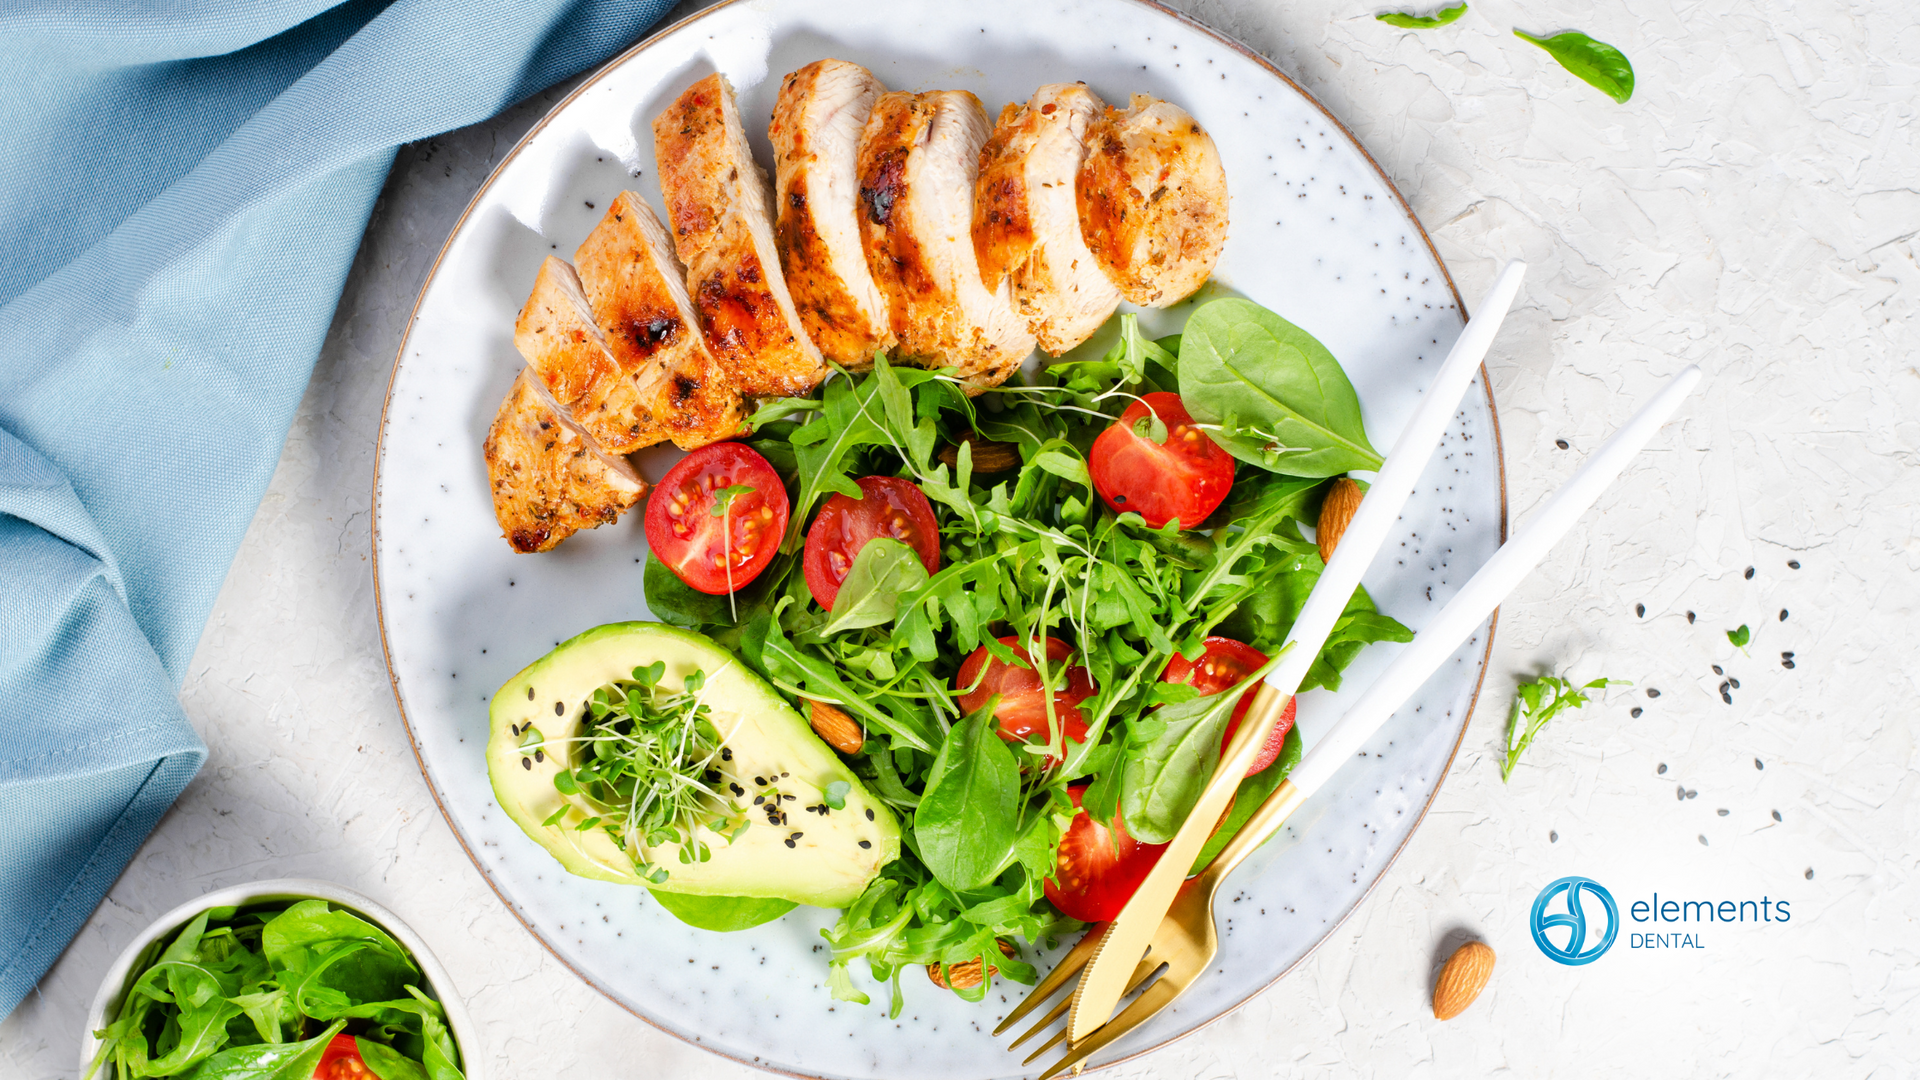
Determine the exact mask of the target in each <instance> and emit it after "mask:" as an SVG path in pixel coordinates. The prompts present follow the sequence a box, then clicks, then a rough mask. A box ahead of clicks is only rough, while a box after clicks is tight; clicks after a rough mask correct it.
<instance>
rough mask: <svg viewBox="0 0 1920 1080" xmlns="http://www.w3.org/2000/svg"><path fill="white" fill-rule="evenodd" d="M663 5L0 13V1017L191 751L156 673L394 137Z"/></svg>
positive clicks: (437, 0) (317, 330) (150, 817)
mask: <svg viewBox="0 0 1920 1080" xmlns="http://www.w3.org/2000/svg"><path fill="white" fill-rule="evenodd" d="M669 6H670V0H625V2H621V0H351V2H348V3H342V4H338V5H337V6H335V5H332V3H331V0H262V2H256V3H253V4H251V5H242V4H234V3H231V2H228V0H24V2H22V0H15V2H14V3H11V4H9V5H7V6H6V7H5V8H4V10H0V737H4V740H5V741H4V744H3V745H0V1017H4V1016H5V1015H6V1014H8V1013H10V1012H12V1010H13V1008H14V1006H15V1005H17V1004H18V1003H19V1001H20V999H21V998H22V997H24V996H25V995H26V993H27V991H29V990H30V989H32V987H33V985H34V984H35V983H36V982H38V981H39V979H40V976H41V975H42V974H43V973H44V972H45V971H46V969H47V968H48V967H49V966H50V965H51V964H52V963H53V961H54V959H55V958H56V957H57V956H58V955H59V954H60V951H61V950H62V949H64V948H65V947H66V944H67V942H68V941H70V940H71V939H72V937H73V935H74V934H75V933H77V932H78V931H79V929H80V927H81V926H82V925H83V924H84V923H85V921H86V919H87V917H88V915H89V914H90V913H91V912H92V911H93V909H94V908H95V906H97V905H98V904H99V902H100V899H101V897H102V896H104V895H105V893H106V891H107V889H108V888H109V887H110V886H111V885H112V884H113V882H114V880H115V879H116V878H117V877H119V875H120V872H121V870H122V869H124V868H125V866H126V864H127V862H128V860H129V859H131V858H132V857H133V854H134V852H135V851H136V850H137V849H138V848H139V846H140V844H141V843H142V842H143V841H144V840H145V838H146V836H147V834H148V833H149V832H150V831H151V830H152V828H153V826H154V825H155V823H157V822H158V821H159V819H160V816H161V814H163V813H164V812H165V811H166V809H167V808H168V807H169V806H170V805H172V803H173V800H174V799H175V798H176V797H177V796H178V795H179V794H180V792H181V790H182V789H183V788H185V786H186V784H187V782H188V781H189V780H191V779H192V778H193V775H194V774H195V773H196V772H197V771H198V770H199V768H200V764H201V762H202V761H204V760H205V758H206V755H207V751H206V747H205V746H204V745H203V744H202V743H201V742H200V740H199V738H198V737H197V736H196V735H195V734H194V731H193V728H192V727H191V725H189V724H188V722H187V719H186V716H185V715H184V713H183V712H182V711H181V708H180V704H179V697H178V693H179V688H180V683H181V680H182V678H183V677H184V675H185V670H186V665H187V662H188V660H189V658H190V657H191V655H192V653H193V649H194V646H195V644H196V643H197V642H198V640H199V637H200V632H201V630H202V628H203V627H204V626H205V623H206V619H207V614H208V611H209V610H210V609H211V607H212V605H213V601H214V597H215V594H216V593H217V592H218V591H219V588H220V584H221V581H222V580H223V579H224V578H225V576H226V573H227V567H228V565H229V563H231V561H232V559H233V554H234V550H235V548H236V547H238V545H239V543H240V539H241V537H242V536H243V535H244V534H245V532H246V530H247V526H248V523H249V522H251V520H252V519H253V514H254V511H255V509H256V508H257V507H258V505H259V502H260V497H261V495H262V493H263V492H264V491H265V489H266V486H267V481H268V480H269V479H270V478H271V477H272V475H273V470H274V465H275V463H276V462H277V461H278V459H279V456H280V448H281V445H282V443H283V442H284V441H285V439H286V433H287V427H288V425H289V424H290V423H291V422H292V419H293V414H294V410H295V407H296V406H297V405H298V404H299V401H300V397H301V394H302V391H303V389H304V388H305V386H306V383H307V378H308V375H309V373H310V372H311V370H312V367H313V361H314V358H315V356H316V355H317V354H318V352H319V349H320V344H321V341H322V339H323V337H324V336H325V333H326V330H327V325H328V322H329V321H330V320H331V318H332V315H333V309H334V305H335V304H336V303H337V301H338V299H339V295H340V289H341V286H342V283H343V279H344V277H345V275H346V272H347V268H348V266H349V265H350V264H351V262H352V260H353V256H354V252H355V249H356V248H357V247H358V246H359V242H360V236H361V233H362V231H363V230H364V229H365V227H366V222H367V216H368V214H369V213H370V211H371V210H372V207H373V202H374V199H375V197H376V196H378V194H379V192H380V187H381V184H382V182H383V180H384V179H385V176H386V173H387V169H388V167H389V165H390V164H391V163H392V160H393V154H394V150H395V149H396V148H397V147H398V146H399V145H400V144H402V143H406V142H409V141H412V140H416V139H421V138H425V137H427V136H430V135H434V134H437V133H440V132H443V131H447V130H450V129H453V128H456V127H460V126H462V125H466V124H471V123H475V122H477V121H479V120H483V119H485V118H486V117H488V116H491V115H492V114H494V113H495V112H497V111H499V110H500V109H503V108H505V107H507V106H508V105H511V104H513V103H514V102H517V101H519V100H520V99H522V98H524V97H526V96H528V95H529V94H531V93H533V92H535V91H537V90H539V89H541V88H543V87H545V86H548V85H550V84H552V83H554V82H556V81H558V80H560V79H563V78H566V77H567V76H570V75H572V74H574V73H576V72H579V71H582V70H584V69H586V68H588V67H590V66H592V65H594V64H597V63H599V62H601V61H602V60H604V59H606V58H607V57H609V56H611V55H613V54H614V52H616V51H617V50H618V49H619V48H621V47H622V46H624V45H626V44H628V43H630V42H632V41H634V40H635V39H636V38H637V37H638V36H639V35H640V33H641V32H642V31H643V30H645V29H646V28H647V27H648V26H650V25H652V24H653V22H654V21H655V20H657V19H658V18H659V17H660V16H661V15H662V14H663V13H664V12H665V11H666V9H667V8H668V7H669Z"/></svg>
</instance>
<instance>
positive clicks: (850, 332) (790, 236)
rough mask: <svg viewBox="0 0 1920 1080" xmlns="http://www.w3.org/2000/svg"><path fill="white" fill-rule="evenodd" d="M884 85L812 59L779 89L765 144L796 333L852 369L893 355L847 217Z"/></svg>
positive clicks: (862, 72)
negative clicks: (864, 137)
mask: <svg viewBox="0 0 1920 1080" xmlns="http://www.w3.org/2000/svg"><path fill="white" fill-rule="evenodd" d="M885 92H886V87H884V86H882V85H880V80H878V79H876V78H874V77H873V73H872V72H870V71H868V70H867V69H866V68H863V67H861V66H860V65H859V64H853V63H849V62H847V61H845V60H816V61H814V62H813V63H811V64H808V65H807V66H806V67H803V68H801V69H800V70H798V71H796V72H794V73H792V74H791V75H788V76H787V77H786V78H785V79H782V80H781V81H780V96H779V98H778V100H777V101H775V103H774V106H773V122H772V123H770V124H768V125H767V137H768V138H769V139H771V140H772V141H773V161H774V169H773V174H774V207H775V218H774V223H773V238H774V242H775V244H777V245H778V247H779V249H780V268H781V270H782V271H784V273H785V275H786V279H787V288H788V290H789V291H791V292H792V294H793V305H794V308H795V309H796V310H797V311H799V313H800V325H801V326H802V327H804V328H805V329H806V331H807V336H808V337H810V338H812V339H813V343H814V344H815V345H817V346H819V347H820V352H821V353H822V354H823V355H824V356H826V358H827V359H829V360H832V361H833V362H835V363H837V364H841V365H843V366H845V367H848V368H851V369H853V370H855V371H865V370H866V369H868V368H870V367H872V366H873V354H874V352H875V351H876V350H886V349H890V348H892V347H893V344H894V335H893V327H892V324H891V322H890V321H889V319H888V317H887V302H886V299H885V298H884V297H882V296H881V295H880V287H879V286H878V285H875V284H874V281H873V274H872V273H871V272H869V271H868V269H867V257H866V254H865V252H864V251H863V250H862V249H861V246H860V222H859V218H858V215H857V213H856V211H855V205H856V200H857V198H858V195H859V188H860V184H859V181H858V179H857V178H856V177H855V175H854V168H855V162H856V159H857V157H858V155H859V152H860V133H861V132H862V131H864V130H866V126H867V118H868V117H869V116H870V115H872V113H873V103H874V101H875V100H877V99H878V98H879V97H880V95H881V94H883V93H885Z"/></svg>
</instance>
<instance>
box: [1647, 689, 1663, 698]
mask: <svg viewBox="0 0 1920 1080" xmlns="http://www.w3.org/2000/svg"><path fill="white" fill-rule="evenodd" d="M1647 696H1648V697H1659V696H1660V691H1658V690H1655V689H1654V688H1653V687H1651V686H1649V687H1647Z"/></svg>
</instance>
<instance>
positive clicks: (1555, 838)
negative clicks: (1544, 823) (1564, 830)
mask: <svg viewBox="0 0 1920 1080" xmlns="http://www.w3.org/2000/svg"><path fill="white" fill-rule="evenodd" d="M1559 842H1560V834H1559V832H1557V831H1555V830H1553V829H1548V830H1547V843H1549V844H1557V843H1559Z"/></svg>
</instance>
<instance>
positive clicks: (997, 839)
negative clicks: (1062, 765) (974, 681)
mask: <svg viewBox="0 0 1920 1080" xmlns="http://www.w3.org/2000/svg"><path fill="white" fill-rule="evenodd" d="M994 703H995V704H997V703H998V699H997V698H996V699H995V700H994ZM1019 795H1020V765H1019V763H1018V762H1017V761H1016V760H1015V759H1014V756H1013V750H1012V749H1011V748H1010V747H1008V746H1007V744H1006V743H1005V742H1002V741H1001V739H1000V735H999V732H998V727H997V722H996V721H995V720H994V717H993V711H992V707H991V706H989V707H987V708H984V709H980V710H979V711H977V712H974V713H973V714H971V715H969V716H968V717H967V718H966V719H964V720H962V721H961V722H960V723H958V724H955V725H954V726H953V727H952V728H951V729H950V730H949V731H948V732H947V737H946V740H945V741H944V742H942V743H941V744H940V753H939V755H938V756H936V757H935V758H934V759H933V767H932V768H931V769H929V770H928V772H927V789H926V791H925V792H924V793H923V794H922V795H921V796H920V806H919V808H918V809H916V810H915V811H914V813H913V833H914V837H915V839H916V840H917V841H918V843H919V847H920V858H921V861H923V862H925V863H926V864H927V869H928V870H930V871H932V872H933V876H934V877H935V878H936V879H937V880H938V881H939V882H940V883H941V884H943V885H945V886H947V887H948V888H950V889H959V890H965V889H977V888H979V887H980V886H982V885H985V884H986V883H987V882H989V881H992V880H993V877H994V875H995V874H996V873H998V872H999V870H1000V869H1001V866H1002V865H1003V864H1004V862H1005V860H1006V858H1007V853H1008V852H1009V851H1011V850H1012V849H1013V845H1014V841H1015V840H1016V839H1018V835H1019V833H1018V823H1019V818H1020V806H1019Z"/></svg>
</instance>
